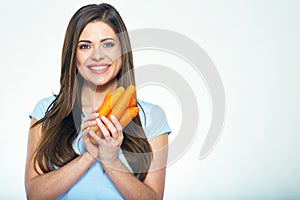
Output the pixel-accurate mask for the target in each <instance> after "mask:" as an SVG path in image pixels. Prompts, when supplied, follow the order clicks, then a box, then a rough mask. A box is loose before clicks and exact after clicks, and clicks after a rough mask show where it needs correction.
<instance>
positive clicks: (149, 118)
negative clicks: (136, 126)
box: [139, 101, 172, 140]
mask: <svg viewBox="0 0 300 200" xmlns="http://www.w3.org/2000/svg"><path fill="white" fill-rule="evenodd" d="M139 103H140V105H141V107H142V109H141V111H140V118H141V122H142V125H143V128H144V131H145V134H146V136H147V139H148V140H151V139H153V138H155V137H157V136H159V135H162V134H164V133H167V134H170V133H171V132H172V131H171V129H170V127H169V124H168V121H167V117H166V115H165V112H164V110H163V109H162V108H161V107H160V106H158V105H154V104H150V103H146V102H141V101H139ZM143 111H144V113H143Z"/></svg>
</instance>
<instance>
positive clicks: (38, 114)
mask: <svg viewBox="0 0 300 200" xmlns="http://www.w3.org/2000/svg"><path fill="white" fill-rule="evenodd" d="M54 99H55V96H50V97H48V98H44V99H42V100H40V101H39V102H38V103H37V104H36V105H35V107H34V108H33V111H32V112H31V113H30V115H29V117H30V119H31V118H35V119H36V120H40V119H42V118H43V117H44V116H45V113H46V111H47V108H48V107H49V106H50V104H51V103H52V102H53V100H54Z"/></svg>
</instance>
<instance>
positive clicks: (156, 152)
mask: <svg viewBox="0 0 300 200" xmlns="http://www.w3.org/2000/svg"><path fill="white" fill-rule="evenodd" d="M102 120H103V121H104V123H105V124H106V126H107V127H108V129H109V130H110V131H108V130H107V129H106V128H105V126H104V124H103V123H102V122H101V121H100V120H97V121H98V126H99V128H100V129H101V131H102V133H103V135H104V137H105V139H101V138H99V137H98V136H97V135H96V134H95V133H94V132H92V131H91V132H89V134H90V135H91V136H92V137H93V138H94V139H95V140H96V141H97V142H98V147H99V157H100V161H101V163H102V165H103V168H104V170H105V171H106V173H107V175H108V176H109V177H110V179H111V180H112V182H113V183H114V185H115V186H116V188H117V189H118V190H119V192H120V193H121V194H122V196H123V197H124V198H125V199H162V198H163V192H164V183H165V172H166V170H165V167H166V161H167V152H168V151H167V147H168V135H167V134H162V135H160V136H158V137H156V138H155V139H152V140H151V141H149V143H150V146H151V147H152V151H153V160H152V162H151V166H150V172H149V173H148V174H147V176H146V178H145V180H144V182H141V181H140V180H138V179H137V178H136V177H134V176H133V175H132V174H131V173H130V171H129V170H128V169H127V167H126V166H125V165H124V164H123V163H122V162H121V160H120V159H119V157H118V156H117V152H118V148H117V147H119V146H120V144H121V143H122V140H123V135H122V128H121V125H120V124H119V122H118V121H117V120H116V119H115V118H112V121H110V120H108V119H107V118H105V117H104V118H102ZM110 133H111V134H110ZM110 135H112V137H111V136H110ZM86 142H88V141H87V140H86Z"/></svg>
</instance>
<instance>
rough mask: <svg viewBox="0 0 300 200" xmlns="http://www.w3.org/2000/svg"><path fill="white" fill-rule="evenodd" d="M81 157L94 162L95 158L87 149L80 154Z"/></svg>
mask: <svg viewBox="0 0 300 200" xmlns="http://www.w3.org/2000/svg"><path fill="white" fill-rule="evenodd" d="M82 157H83V158H84V159H85V160H87V161H90V162H95V161H96V160H97V158H95V157H94V156H93V155H92V154H91V153H90V152H89V151H85V152H84V153H83V154H82Z"/></svg>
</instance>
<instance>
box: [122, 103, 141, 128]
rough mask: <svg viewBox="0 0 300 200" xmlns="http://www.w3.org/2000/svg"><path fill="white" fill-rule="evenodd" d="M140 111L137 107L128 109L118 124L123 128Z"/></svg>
mask: <svg viewBox="0 0 300 200" xmlns="http://www.w3.org/2000/svg"><path fill="white" fill-rule="evenodd" d="M139 111H140V109H139V108H138V107H129V108H128V109H127V110H125V112H124V113H123V115H122V117H121V119H120V124H121V125H122V127H123V128H124V127H125V126H126V125H127V124H128V123H129V122H130V121H131V120H132V119H133V118H134V117H135V116H136V115H137V114H138V113H139Z"/></svg>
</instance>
